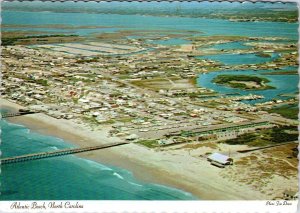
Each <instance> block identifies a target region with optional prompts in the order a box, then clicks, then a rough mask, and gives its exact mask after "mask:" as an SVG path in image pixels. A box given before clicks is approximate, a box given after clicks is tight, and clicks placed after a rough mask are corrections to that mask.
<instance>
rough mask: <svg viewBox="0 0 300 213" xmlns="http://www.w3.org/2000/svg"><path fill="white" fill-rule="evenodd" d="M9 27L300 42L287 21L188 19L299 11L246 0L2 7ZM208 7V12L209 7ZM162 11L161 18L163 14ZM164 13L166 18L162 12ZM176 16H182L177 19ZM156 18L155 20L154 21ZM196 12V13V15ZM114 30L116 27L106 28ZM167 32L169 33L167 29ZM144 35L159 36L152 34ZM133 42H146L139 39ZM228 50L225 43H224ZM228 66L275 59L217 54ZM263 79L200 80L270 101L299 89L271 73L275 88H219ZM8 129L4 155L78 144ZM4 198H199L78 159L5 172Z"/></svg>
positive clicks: (10, 167)
mask: <svg viewBox="0 0 300 213" xmlns="http://www.w3.org/2000/svg"><path fill="white" fill-rule="evenodd" d="M1 6H2V11H1V18H2V24H15V25H22V24H24V25H41V26H45V25H49V24H58V25H70V26H76V27H78V26H99V27H98V28H96V29H84V28H79V29H57V28H51V27H48V26H45V28H18V27H16V26H12V27H11V28H3V29H2V30H5V31H8V30H24V31H47V32H52V33H69V34H77V35H83V36H93V35H94V34H97V33H105V32H117V31H120V30H158V31H157V32H158V33H157V34H159V35H160V36H166V35H167V34H168V31H170V32H171V31H172V33H174V32H175V33H176V34H179V33H184V34H183V37H184V38H185V39H182V38H176V39H169V40H164V41H161V40H160V41H155V42H160V43H161V44H163V45H178V44H184V43H189V42H190V41H189V40H187V37H188V36H201V35H240V36H255V37H262V36H268V37H273V36H274V37H283V38H286V39H293V40H298V31H297V28H298V24H297V23H280V22H274V23H273V22H247V23H245V22H230V21H228V20H221V19H206V18H195V17H191V16H189V17H180V15H185V14H192V13H195V15H197V14H196V13H198V12H199V13H200V11H202V12H204V13H211V12H215V11H217V10H218V11H221V12H222V11H223V10H224V11H226V10H227V11H235V10H249V9H250V10H252V9H266V10H272V9H273V8H277V7H280V8H282V10H287V11H289V10H295V9H297V6H296V4H274V5H273V4H267V3H256V4H247V3H246V4H239V3H226V2H224V3H208V2H203V3H195V2H193V3H179V2H178V3H172V4H170V3H167V2H164V3H156V2H155V3H153V2H152V3H138V2H135V3H118V2H114V3H112V2H109V3H105V2H102V3H94V2H89V3H83V2H79V3H73V2H67V3H61V2H57V3H51V2H23V3H22V2H12V3H9V2H2V5H1ZM203 8H204V9H203ZM157 14H159V16H157ZM161 14H163V15H161ZM174 14H176V15H177V16H170V15H174ZM154 15H155V16H154ZM192 15H194V14H192ZM101 26H104V27H109V28H102V27H101ZM160 31H161V32H160ZM141 36H142V37H144V38H145V37H146V38H147V37H148V38H149V39H151V36H149V35H148V34H145V35H141ZM131 38H141V37H139V35H133V36H131ZM224 45H225V44H224ZM224 45H223V47H222V45H221V46H216V48H223V49H227V48H228V49H230V48H237V47H238V48H239V49H243V48H245V47H244V46H243V45H242V44H239V43H231V44H227V45H225V46H224ZM209 57H215V59H216V60H220V61H223V63H225V64H226V63H227V64H251V63H262V62H264V61H266V60H274V59H275V58H276V57H277V56H276V54H275V55H274V57H272V58H261V57H258V56H255V55H253V54H245V55H221V56H218V57H217V56H209ZM247 72H248V74H255V75H258V72H254V71H250V70H249V71H246V73H245V72H244V71H243V72H239V71H231V72H230V71H226V72H222V73H218V72H213V73H208V74H206V75H200V76H199V78H198V83H199V84H200V85H201V86H204V87H207V88H210V89H214V90H216V91H218V92H220V93H232V92H240V93H241V94H249V93H252V94H263V95H264V96H265V97H266V99H265V100H263V101H266V100H269V99H272V98H274V97H277V96H278V94H280V93H292V92H295V91H297V83H298V76H291V75H286V76H284V75H282V76H274V75H273V76H271V75H270V76H265V75H264V76H263V77H267V78H268V79H270V80H271V83H270V84H271V85H274V86H276V87H277V89H275V90H266V91H243V90H238V89H232V88H228V87H224V86H218V85H215V84H213V83H211V80H212V79H213V78H214V76H216V75H218V74H226V73H231V74H233V73H234V74H247ZM0 125H1V129H2V135H1V138H2V144H1V150H2V153H3V157H7V156H16V155H21V154H26V153H33V152H41V151H50V150H55V149H62V148H66V147H71V146H72V145H71V143H68V142H66V141H63V140H61V139H59V138H54V137H50V136H45V135H40V134H37V133H34V132H31V131H29V130H28V129H27V128H26V127H23V126H18V125H14V124H10V123H7V122H6V121H3V120H2V121H0ZM1 169H2V173H1V176H0V180H1V193H2V194H1V196H0V199H1V200H39V199H49V200H52V199H59V200H60V199H68V200H69V199H85V200H86V199H88V200H89V199H92V200H101V199H109V200H116V199H120V200H148V199H149V200H188V199H195V198H194V197H193V196H192V195H191V194H188V193H186V192H183V191H179V190H177V189H173V188H168V187H164V186H160V185H155V184H151V183H143V182H141V181H138V180H136V179H135V178H134V177H133V176H132V173H130V172H129V171H126V170H123V169H120V168H117V167H113V166H109V165H103V164H99V163H95V162H92V161H87V160H84V159H80V158H77V157H74V156H64V157H58V158H51V159H43V160H37V161H31V162H24V163H19V164H11V165H3V166H2V167H1Z"/></svg>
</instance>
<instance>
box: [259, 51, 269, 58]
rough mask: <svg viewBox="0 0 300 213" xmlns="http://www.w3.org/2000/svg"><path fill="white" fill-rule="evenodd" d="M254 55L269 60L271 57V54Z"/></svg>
mask: <svg viewBox="0 0 300 213" xmlns="http://www.w3.org/2000/svg"><path fill="white" fill-rule="evenodd" d="M256 55H257V56H259V57H262V58H271V57H272V55H271V54H269V53H262V52H260V53H256Z"/></svg>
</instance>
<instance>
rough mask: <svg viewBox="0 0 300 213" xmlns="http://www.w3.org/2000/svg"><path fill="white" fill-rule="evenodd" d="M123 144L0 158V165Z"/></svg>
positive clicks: (117, 144)
mask: <svg viewBox="0 0 300 213" xmlns="http://www.w3.org/2000/svg"><path fill="white" fill-rule="evenodd" d="M125 144H128V142H116V143H110V144H103V145H98V146H89V147H80V148H69V149H60V150H55V151H50V152H39V153H33V154H26V155H21V156H15V157H8V158H2V159H0V162H1V165H3V164H11V163H20V162H24V161H31V160H38V159H43V158H50V157H57V156H63V155H70V154H75V153H80V152H89V151H93V150H97V149H106V148H110V147H115V146H121V145H125Z"/></svg>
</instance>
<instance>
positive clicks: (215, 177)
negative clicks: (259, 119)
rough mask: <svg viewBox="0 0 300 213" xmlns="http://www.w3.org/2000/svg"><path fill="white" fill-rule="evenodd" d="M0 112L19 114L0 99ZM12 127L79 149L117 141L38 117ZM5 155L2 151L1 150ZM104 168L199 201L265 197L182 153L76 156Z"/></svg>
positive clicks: (134, 150) (131, 149)
mask: <svg viewBox="0 0 300 213" xmlns="http://www.w3.org/2000/svg"><path fill="white" fill-rule="evenodd" d="M0 103H1V105H0V107H1V108H9V109H11V110H18V109H19V108H21V106H20V105H18V104H15V103H12V102H9V101H7V100H3V99H0ZM9 121H10V122H12V123H18V124H22V125H25V126H26V127H28V128H29V129H31V130H32V131H35V132H39V133H42V134H46V135H52V136H55V137H59V138H62V139H64V140H65V141H66V142H69V143H73V144H76V145H78V146H92V145H95V144H104V143H110V142H116V141H120V139H119V138H115V137H109V136H108V134H107V133H108V131H107V130H105V129H103V130H94V131H92V130H91V129H90V128H89V127H87V126H85V125H83V124H77V123H75V122H73V121H71V120H64V119H55V118H52V117H50V116H47V115H45V114H41V113H37V114H31V115H25V116H20V117H14V118H10V119H9ZM2 152H5V150H2ZM77 156H79V157H82V158H88V159H91V160H94V161H97V162H101V163H104V164H107V165H113V166H118V167H121V168H124V169H127V170H129V171H131V172H132V173H133V174H134V176H135V177H136V178H137V179H139V180H141V181H146V182H152V183H157V184H163V185H166V186H171V187H174V188H177V189H181V190H184V191H186V192H189V193H192V194H193V195H194V196H195V197H197V198H199V199H200V200H262V199H269V197H267V195H265V194H263V193H261V192H259V191H258V190H254V189H253V188H251V187H249V186H248V185H242V184H240V183H237V182H234V181H230V180H229V179H225V178H223V177H222V176H221V175H220V172H221V169H219V168H217V167H213V166H211V165H210V164H209V162H207V160H206V159H204V158H200V157H195V156H194V155H191V154H190V153H189V152H187V151H184V150H182V149H179V150H172V152H168V151H156V150H152V149H148V148H145V147H142V146H139V145H136V144H128V145H124V146H119V147H114V148H111V149H105V150H97V151H92V152H86V153H81V154H78V155H77Z"/></svg>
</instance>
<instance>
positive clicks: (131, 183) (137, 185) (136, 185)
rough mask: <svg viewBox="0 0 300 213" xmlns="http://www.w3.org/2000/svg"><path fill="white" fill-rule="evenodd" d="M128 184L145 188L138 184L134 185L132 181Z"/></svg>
mask: <svg viewBox="0 0 300 213" xmlns="http://www.w3.org/2000/svg"><path fill="white" fill-rule="evenodd" d="M128 183H129V184H131V185H134V186H139V187H143V185H141V184H137V183H134V182H131V181H128Z"/></svg>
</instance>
